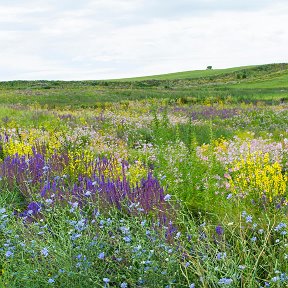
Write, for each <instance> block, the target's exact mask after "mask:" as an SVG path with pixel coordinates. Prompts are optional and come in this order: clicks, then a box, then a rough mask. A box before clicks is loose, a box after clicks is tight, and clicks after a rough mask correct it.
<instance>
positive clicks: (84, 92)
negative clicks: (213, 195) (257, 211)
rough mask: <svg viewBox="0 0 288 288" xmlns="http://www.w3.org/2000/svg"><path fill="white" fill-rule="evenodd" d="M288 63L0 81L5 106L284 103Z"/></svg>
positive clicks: (286, 92)
mask: <svg viewBox="0 0 288 288" xmlns="http://www.w3.org/2000/svg"><path fill="white" fill-rule="evenodd" d="M287 80H288V64H287V63H280V64H267V65H257V66H244V67H236V68H228V69H215V70H213V69H212V70H196V71H186V72H179V73H172V74H164V75H156V76H147V77H138V78H129V79H119V80H107V81H102V80H101V81H45V80H43V81H8V82H0V101H1V103H4V104H24V105H25V104H29V105H30V104H39V105H42V106H43V105H47V106H49V107H52V108H53V107H56V106H71V107H75V108H77V107H98V106H99V105H104V104H103V103H107V102H108V103H109V102H116V101H126V100H137V99H138V100H141V99H147V98H148V99H150V98H156V99H166V100H167V101H168V102H173V101H182V102H184V103H189V102H191V103H196V102H197V103H198V102H200V103H201V102H207V101H209V102H219V101H230V102H236V103H237V102H241V101H245V102H256V101H267V102H284V101H287V99H288V88H287V86H288V81H287Z"/></svg>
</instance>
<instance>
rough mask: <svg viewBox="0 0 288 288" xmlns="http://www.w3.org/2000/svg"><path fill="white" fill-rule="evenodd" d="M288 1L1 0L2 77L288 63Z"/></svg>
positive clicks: (92, 76) (102, 75)
mask: <svg viewBox="0 0 288 288" xmlns="http://www.w3.org/2000/svg"><path fill="white" fill-rule="evenodd" d="M287 27H288V1H287V0H241V1H237V0H173V1H172V0H81V1H80V0H0V81H8V80H40V79H41V80H96V79H113V78H124V77H134V76H144V75H157V74H164V73H170V72H179V71H188V70H198V69H205V68H206V67H207V66H208V65H211V66H212V67H213V68H215V69H217V68H228V67H235V66H244V65H253V64H268V63H282V62H288V29H287Z"/></svg>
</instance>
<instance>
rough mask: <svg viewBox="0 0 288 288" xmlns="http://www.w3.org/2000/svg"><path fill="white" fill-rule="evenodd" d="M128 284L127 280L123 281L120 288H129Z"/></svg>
mask: <svg viewBox="0 0 288 288" xmlns="http://www.w3.org/2000/svg"><path fill="white" fill-rule="evenodd" d="M127 287H128V284H127V283H126V282H123V283H121V285H120V288H127Z"/></svg>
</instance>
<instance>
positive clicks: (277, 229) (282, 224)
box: [274, 222, 287, 231]
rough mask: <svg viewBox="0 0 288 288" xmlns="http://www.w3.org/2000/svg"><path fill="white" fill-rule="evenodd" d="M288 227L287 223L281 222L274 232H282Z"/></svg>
mask: <svg viewBox="0 0 288 288" xmlns="http://www.w3.org/2000/svg"><path fill="white" fill-rule="evenodd" d="M286 226H287V225H286V223H283V222H281V223H279V224H278V225H277V226H276V227H275V228H274V230H275V231H280V230H282V229H284V228H286Z"/></svg>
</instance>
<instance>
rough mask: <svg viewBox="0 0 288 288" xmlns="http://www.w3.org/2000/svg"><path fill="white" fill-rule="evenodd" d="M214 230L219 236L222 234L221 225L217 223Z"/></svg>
mask: <svg viewBox="0 0 288 288" xmlns="http://www.w3.org/2000/svg"><path fill="white" fill-rule="evenodd" d="M215 230H216V233H217V234H218V235H219V236H221V235H223V233H224V229H223V227H222V226H221V225H218V226H217V227H216V229H215Z"/></svg>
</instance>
